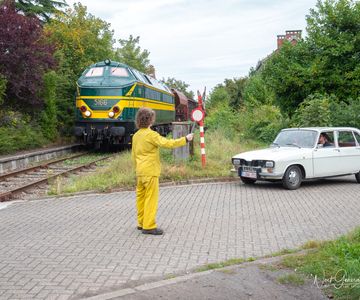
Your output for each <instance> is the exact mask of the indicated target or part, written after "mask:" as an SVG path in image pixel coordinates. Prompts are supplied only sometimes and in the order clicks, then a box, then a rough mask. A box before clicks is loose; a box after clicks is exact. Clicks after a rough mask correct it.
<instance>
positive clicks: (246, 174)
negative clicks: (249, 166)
mask: <svg viewBox="0 0 360 300" xmlns="http://www.w3.org/2000/svg"><path fill="white" fill-rule="evenodd" d="M241 176H242V177H248V178H255V179H256V178H257V174H256V172H249V171H241Z"/></svg>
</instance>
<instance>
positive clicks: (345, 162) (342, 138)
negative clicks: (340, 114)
mask: <svg viewBox="0 0 360 300" xmlns="http://www.w3.org/2000/svg"><path fill="white" fill-rule="evenodd" d="M337 137H338V138H337V140H338V145H339V155H340V157H339V161H340V162H341V164H340V165H339V173H340V174H348V173H356V172H359V168H358V159H359V149H358V146H357V143H356V140H355V136H354V134H353V132H352V130H339V131H338V132H337Z"/></svg>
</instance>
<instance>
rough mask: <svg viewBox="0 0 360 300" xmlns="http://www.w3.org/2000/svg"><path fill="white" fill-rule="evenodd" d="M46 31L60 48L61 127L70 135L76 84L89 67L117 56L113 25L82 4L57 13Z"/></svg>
mask: <svg viewBox="0 0 360 300" xmlns="http://www.w3.org/2000/svg"><path fill="white" fill-rule="evenodd" d="M44 30H45V33H46V35H47V36H48V39H49V40H50V41H51V42H52V43H53V44H54V45H55V46H56V48H57V51H56V53H55V57H56V59H57V61H58V65H59V67H58V69H57V71H56V73H57V97H56V99H57V108H58V110H57V118H58V121H59V126H58V127H59V128H60V129H62V130H64V131H65V133H70V130H71V126H72V122H73V120H74V116H73V114H74V111H75V110H74V105H75V104H74V94H75V91H76V81H77V79H78V78H79V76H80V75H81V73H82V72H83V71H84V69H85V68H86V67H88V66H89V65H91V64H93V63H95V62H98V61H101V60H104V59H105V58H112V57H113V53H114V51H113V44H114V40H113V31H112V30H110V24H109V23H107V22H105V21H103V20H101V19H100V18H96V17H95V16H93V15H91V14H89V13H87V9H86V7H85V6H83V5H81V4H80V3H78V4H74V7H73V9H71V8H69V9H67V10H66V13H57V14H56V15H55V17H54V19H52V21H51V22H49V23H47V24H46V25H45V26H44Z"/></svg>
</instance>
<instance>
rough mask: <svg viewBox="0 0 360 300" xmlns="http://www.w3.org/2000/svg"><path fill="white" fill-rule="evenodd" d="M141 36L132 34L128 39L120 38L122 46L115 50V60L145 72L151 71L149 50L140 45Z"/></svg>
mask: <svg viewBox="0 0 360 300" xmlns="http://www.w3.org/2000/svg"><path fill="white" fill-rule="evenodd" d="M139 42H140V37H139V36H137V37H136V38H134V37H133V36H132V35H130V36H129V38H128V39H119V43H120V45H121V47H119V48H117V49H116V51H115V60H117V61H119V62H122V63H124V64H127V65H129V66H130V67H133V68H135V69H137V70H139V71H141V72H143V73H149V72H151V67H150V60H149V55H150V52H149V51H148V50H146V49H145V50H142V49H141V47H140V46H139V45H138V44H139Z"/></svg>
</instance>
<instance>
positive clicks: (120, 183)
mask: <svg viewBox="0 0 360 300" xmlns="http://www.w3.org/2000/svg"><path fill="white" fill-rule="evenodd" d="M198 136H199V134H198V133H196V134H195V139H194V140H195V141H194V152H195V155H194V156H193V157H191V158H190V159H188V160H187V161H181V162H176V161H175V160H174V157H173V155H172V150H169V149H161V150H160V151H161V152H160V154H161V164H162V173H161V177H160V182H164V181H174V182H176V181H183V180H190V179H201V178H213V177H226V176H230V169H231V168H232V165H231V157H232V156H233V155H235V154H237V153H240V152H244V151H248V150H250V149H254V148H260V147H264V146H265V145H264V144H261V143H258V142H253V141H244V140H241V139H240V137H239V136H236V137H234V138H233V139H228V138H226V137H225V134H224V133H223V132H222V131H221V130H217V131H213V132H211V131H208V132H207V133H206V135H205V138H206V155H207V157H206V159H207V161H206V167H205V168H202V166H201V156H200V145H199V138H198ZM134 186H135V172H134V168H133V165H132V162H131V155H130V151H124V152H121V153H119V154H118V155H117V156H116V157H115V158H114V159H112V160H111V161H110V162H109V163H108V164H106V165H105V166H104V167H102V168H99V169H98V171H97V172H96V173H91V174H88V175H84V176H71V177H69V178H66V179H59V180H57V182H54V184H53V185H52V186H51V188H50V192H49V194H55V195H58V194H63V193H75V192H80V191H88V190H96V191H110V190H111V189H114V188H119V187H122V188H130V187H134Z"/></svg>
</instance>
